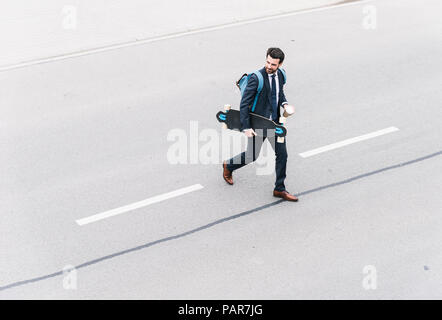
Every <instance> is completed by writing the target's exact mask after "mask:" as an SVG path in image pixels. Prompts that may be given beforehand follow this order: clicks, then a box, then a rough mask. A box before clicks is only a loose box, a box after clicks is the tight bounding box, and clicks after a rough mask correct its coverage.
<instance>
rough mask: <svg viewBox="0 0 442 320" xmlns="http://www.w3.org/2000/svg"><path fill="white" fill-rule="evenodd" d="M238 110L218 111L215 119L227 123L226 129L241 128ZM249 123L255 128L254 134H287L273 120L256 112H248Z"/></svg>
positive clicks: (264, 135) (265, 135)
mask: <svg viewBox="0 0 442 320" xmlns="http://www.w3.org/2000/svg"><path fill="white" fill-rule="evenodd" d="M239 115H240V112H239V110H234V109H230V110H228V111H226V112H223V111H219V112H218V113H217V114H216V119H217V120H218V121H219V122H221V123H225V124H226V125H227V128H228V129H231V130H238V131H239V130H241V121H240V118H239ZM249 116H250V123H251V126H252V128H253V130H255V132H256V134H257V135H258V136H260V137H274V136H275V135H276V136H277V137H285V136H286V134H287V129H286V128H285V127H284V126H282V125H279V124H276V123H275V122H274V121H272V120H270V119H267V118H265V117H263V116H260V115H258V114H254V113H249Z"/></svg>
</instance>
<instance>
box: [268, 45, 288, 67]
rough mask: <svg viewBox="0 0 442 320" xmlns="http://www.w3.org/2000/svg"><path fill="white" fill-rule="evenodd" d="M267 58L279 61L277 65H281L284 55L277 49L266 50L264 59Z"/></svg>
mask: <svg viewBox="0 0 442 320" xmlns="http://www.w3.org/2000/svg"><path fill="white" fill-rule="evenodd" d="M267 56H270V57H272V58H273V59H279V63H282V62H283V61H284V57H285V54H284V52H282V50H281V49H279V48H268V49H267V55H266V57H267Z"/></svg>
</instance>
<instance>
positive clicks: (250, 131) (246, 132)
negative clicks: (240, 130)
mask: <svg viewBox="0 0 442 320" xmlns="http://www.w3.org/2000/svg"><path fill="white" fill-rule="evenodd" d="M244 134H245V135H246V136H247V138H251V137H253V136H256V132H255V130H253V129H247V130H244Z"/></svg>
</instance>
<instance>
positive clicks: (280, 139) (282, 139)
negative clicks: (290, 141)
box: [276, 137, 284, 143]
mask: <svg viewBox="0 0 442 320" xmlns="http://www.w3.org/2000/svg"><path fill="white" fill-rule="evenodd" d="M276 141H277V142H278V143H284V137H278V138H277V139H276Z"/></svg>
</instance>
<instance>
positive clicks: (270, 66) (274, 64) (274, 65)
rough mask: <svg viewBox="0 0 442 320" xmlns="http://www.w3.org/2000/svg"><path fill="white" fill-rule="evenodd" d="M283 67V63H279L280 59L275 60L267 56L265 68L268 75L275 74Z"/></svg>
mask: <svg viewBox="0 0 442 320" xmlns="http://www.w3.org/2000/svg"><path fill="white" fill-rule="evenodd" d="M281 65H282V63H279V59H273V58H272V57H271V56H267V59H266V66H265V68H266V72H267V73H268V74H272V73H275V72H276V70H278V68H279V67H280V66H281Z"/></svg>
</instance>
